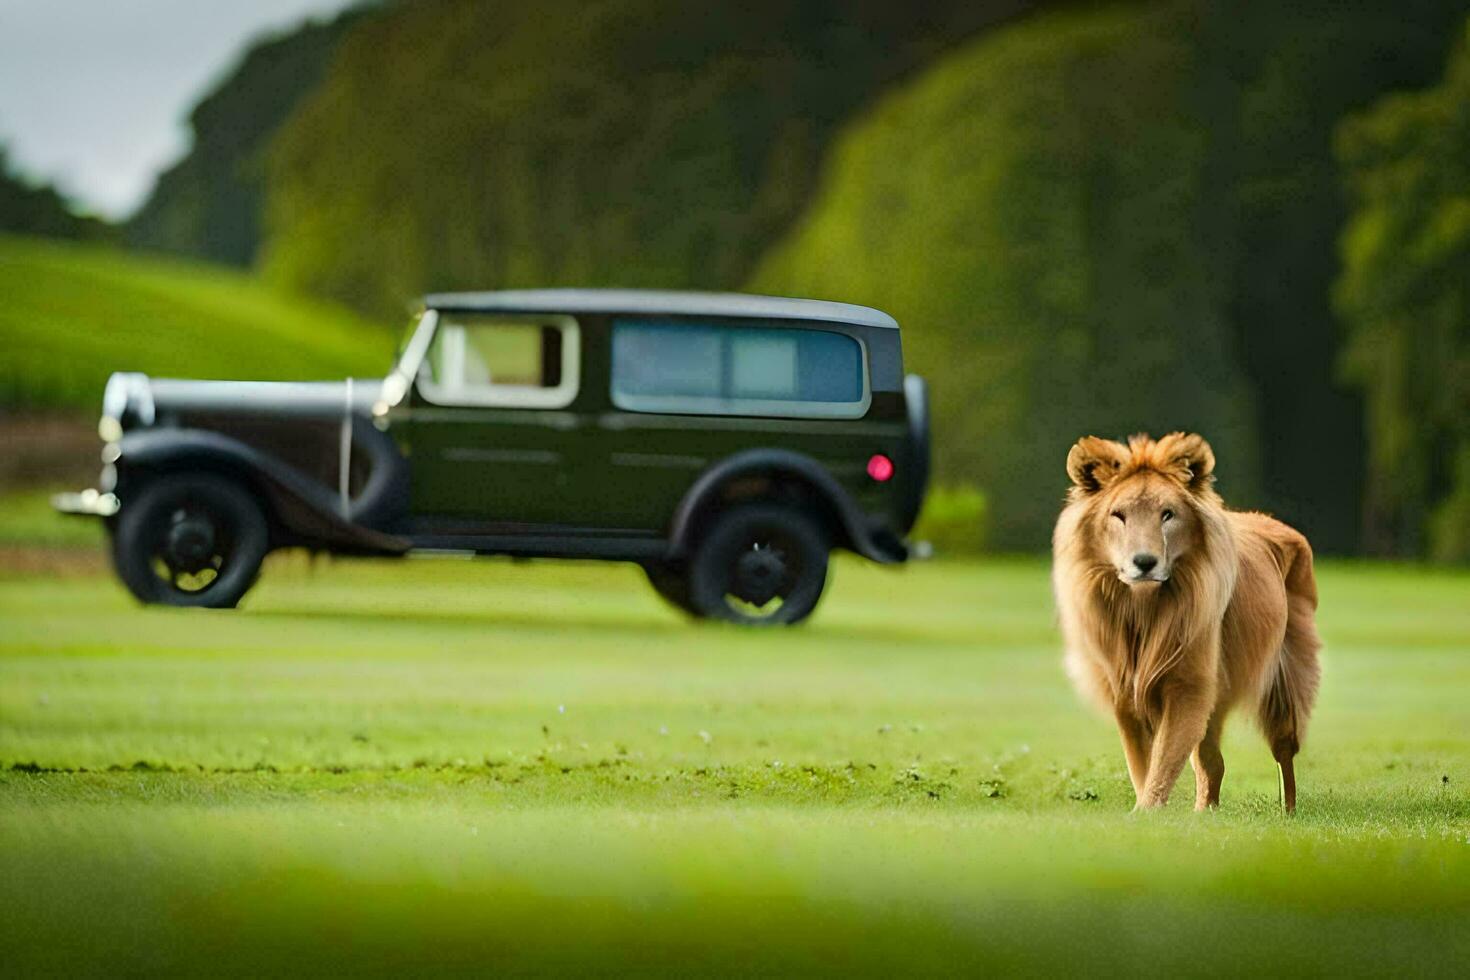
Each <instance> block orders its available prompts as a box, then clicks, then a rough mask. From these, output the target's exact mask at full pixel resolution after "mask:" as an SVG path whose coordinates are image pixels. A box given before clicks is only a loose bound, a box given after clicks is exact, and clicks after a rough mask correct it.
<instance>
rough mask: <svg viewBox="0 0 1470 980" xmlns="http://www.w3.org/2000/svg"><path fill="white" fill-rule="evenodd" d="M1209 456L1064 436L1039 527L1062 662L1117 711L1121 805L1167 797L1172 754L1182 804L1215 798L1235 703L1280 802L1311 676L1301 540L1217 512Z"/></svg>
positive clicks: (1262, 518) (1312, 604) (1311, 592)
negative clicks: (1049, 511)
mask: <svg viewBox="0 0 1470 980" xmlns="http://www.w3.org/2000/svg"><path fill="white" fill-rule="evenodd" d="M1214 470H1215V454H1214V452H1213V450H1211V449H1210V444H1209V443H1208V442H1206V441H1205V440H1204V439H1203V438H1201V437H1200V436H1198V435H1195V434H1192V433H1183V432H1175V433H1172V434H1170V435H1167V436H1164V437H1163V438H1162V439H1159V440H1157V441H1155V440H1153V439H1151V438H1149V437H1148V436H1147V435H1143V434H1139V435H1135V436H1132V437H1131V438H1130V439H1129V440H1128V443H1127V445H1123V444H1122V443H1119V442H1114V441H1111V440H1108V439H1100V438H1097V437H1095V436H1089V437H1087V438H1084V439H1081V440H1079V441H1078V442H1077V444H1076V445H1074V446H1073V447H1072V450H1071V452H1069V453H1068V454H1067V475H1068V476H1069V477H1071V480H1072V487H1071V489H1070V490H1069V491H1068V495H1067V501H1066V505H1065V507H1063V509H1062V513H1061V516H1060V517H1059V518H1058V519H1057V526H1056V532H1055V534H1054V535H1053V539H1052V548H1053V556H1054V564H1053V571H1052V583H1053V587H1054V589H1055V592H1056V602H1057V609H1058V612H1059V617H1060V623H1061V629H1062V635H1063V639H1064V641H1065V645H1066V666H1067V672H1068V673H1069V675H1070V676H1071V678H1072V680H1073V682H1074V683H1075V684H1076V686H1077V687H1078V689H1079V691H1080V692H1081V693H1082V694H1083V695H1084V696H1086V697H1088V698H1090V699H1091V700H1093V701H1094V702H1096V703H1097V704H1098V705H1099V706H1100V707H1101V708H1103V710H1104V711H1106V712H1107V713H1109V714H1111V715H1112V717H1113V718H1114V719H1115V720H1116V721H1117V724H1118V732H1119V734H1120V735H1121V736H1122V741H1123V754H1124V756H1125V758H1126V759H1127V763H1128V775H1129V777H1130V779H1131V780H1132V782H1133V791H1134V795H1135V799H1136V804H1137V805H1136V809H1140V810H1147V809H1153V808H1156V807H1161V806H1163V805H1164V804H1165V803H1167V802H1168V800H1169V793H1170V791H1171V790H1172V789H1173V787H1174V784H1175V782H1177V781H1178V779H1179V774H1180V772H1181V771H1182V770H1183V768H1184V760H1185V759H1186V758H1189V760H1190V762H1191V763H1192V765H1193V767H1194V774H1195V800H1194V805H1195V809H1196V810H1204V809H1207V808H1213V807H1216V806H1218V805H1219V803H1220V784H1221V782H1222V781H1223V780H1224V777H1225V760H1224V758H1223V756H1221V754H1220V733H1221V729H1222V727H1223V726H1224V723H1225V718H1226V716H1227V715H1228V714H1229V713H1230V711H1231V709H1233V708H1235V707H1236V706H1238V705H1242V704H1244V705H1246V706H1248V707H1251V708H1253V709H1254V710H1255V713H1256V717H1257V719H1258V720H1259V722H1260V726H1261V730H1262V732H1263V733H1264V734H1265V736H1266V741H1267V743H1268V744H1269V745H1270V747H1271V754H1272V755H1273V756H1274V758H1275V759H1276V762H1277V764H1278V765H1279V766H1280V769H1281V802H1282V805H1283V806H1284V807H1285V808H1286V811H1287V812H1288V813H1290V812H1293V811H1295V809H1296V774H1295V771H1294V767H1293V760H1294V759H1295V757H1296V755H1297V753H1298V751H1300V749H1301V745H1302V740H1303V737H1304V736H1305V733H1306V725H1307V719H1308V716H1309V715H1310V714H1311V711H1312V705H1313V703H1314V701H1315V699H1316V694H1317V685H1318V681H1319V679H1320V676H1321V668H1320V665H1319V663H1318V657H1317V654H1318V651H1319V650H1320V649H1321V646H1322V644H1321V641H1320V640H1319V639H1318V637H1317V627H1316V622H1315V613H1316V609H1317V582H1316V578H1315V576H1314V575H1313V572H1312V548H1311V545H1310V544H1308V542H1307V539H1306V538H1305V537H1304V536H1303V535H1302V534H1301V533H1299V532H1298V531H1296V530H1294V529H1293V528H1291V527H1288V526H1287V525H1286V524H1283V523H1282V522H1281V521H1278V520H1276V519H1274V518H1272V517H1269V516H1267V515H1265V514H1259V513H1250V512H1241V511H1231V510H1227V509H1226V508H1225V505H1224V503H1223V501H1221V499H1220V496H1219V494H1217V493H1216V492H1215V490H1214V487H1213V484H1214V480H1215V477H1214Z"/></svg>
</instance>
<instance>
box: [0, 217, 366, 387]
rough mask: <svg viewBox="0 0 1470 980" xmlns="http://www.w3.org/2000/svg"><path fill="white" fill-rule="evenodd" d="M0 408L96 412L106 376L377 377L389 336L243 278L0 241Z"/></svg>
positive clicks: (181, 263)
mask: <svg viewBox="0 0 1470 980" xmlns="http://www.w3.org/2000/svg"><path fill="white" fill-rule="evenodd" d="M0 297H3V298H4V302H3V303H0V350H4V352H5V356H4V358H3V359H0V406H8V407H14V406H17V405H25V406H32V407H42V408H71V407H77V406H80V407H83V408H85V409H87V410H88V411H89V412H91V411H95V410H96V408H97V406H98V404H99V403H100V400H101V398H102V385H103V382H105V381H106V380H107V376H108V375H109V374H111V373H112V372H113V371H145V372H148V373H151V374H156V375H161V376H165V377H167V376H174V377H191V378H236V379H258V380H263V381H269V380H281V381H294V380H313V379H317V378H340V377H342V376H344V375H347V374H355V375H358V376H363V375H366V376H373V375H377V376H381V375H382V374H383V372H384V371H385V370H386V367H387V364H388V361H389V359H390V358H391V356H392V353H393V350H392V347H393V340H392V335H391V333H390V332H389V331H388V330H386V329H384V328H383V327H381V326H379V325H376V324H372V323H368V322H367V321H364V320H362V319H360V318H359V317H357V316H355V315H354V314H351V313H349V312H347V311H346V310H344V309H342V308H341V307H338V306H334V305H332V304H329V303H323V302H320V301H318V300H307V299H302V298H300V297H295V296H290V295H286V294H283V293H280V292H277V291H274V290H271V289H268V288H266V287H264V286H262V285H260V284H259V282H258V281H257V280H254V279H251V278H250V277H248V276H246V275H245V274H243V273H240V272H235V271H232V270H226V269H222V268H219V267H215V266H209V265H206V264H203V263H199V262H191V261H186V260H183V259H173V258H164V257H144V256H139V255H130V254H128V253H125V252H122V251H120V250H117V249H113V248H107V247H103V246H95V245H76V244H69V243H63V242H54V241H40V240H37V239H29V238H17V237H14V236H8V235H0Z"/></svg>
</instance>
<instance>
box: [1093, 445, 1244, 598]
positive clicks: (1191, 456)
mask: <svg viewBox="0 0 1470 980" xmlns="http://www.w3.org/2000/svg"><path fill="white" fill-rule="evenodd" d="M1214 468H1215V454H1214V452H1213V451H1211V449H1210V444H1209V443H1207V442H1205V440H1204V439H1202V438H1200V437H1199V436H1197V435H1192V434H1185V433H1182V432H1180V433H1173V434H1171V435H1168V436H1165V437H1164V438H1162V439H1159V440H1158V441H1155V440H1153V439H1150V438H1148V437H1147V436H1144V435H1138V436H1134V437H1133V438H1132V439H1130V440H1129V442H1128V445H1126V446H1125V445H1123V444H1121V443H1117V442H1112V441H1110V440H1107V439H1098V438H1096V437H1093V436H1089V437H1087V438H1086V439H1082V440H1079V441H1078V443H1077V445H1075V446H1073V447H1072V451H1071V453H1070V454H1068V456H1067V473H1068V475H1069V476H1071V478H1072V483H1073V487H1072V491H1071V500H1072V506H1074V507H1076V506H1079V505H1080V506H1081V507H1082V508H1084V509H1083V511H1082V518H1081V524H1080V527H1081V528H1083V529H1085V531H1086V533H1087V536H1088V538H1089V541H1090V545H1091V550H1092V551H1093V552H1094V553H1095V554H1096V555H1097V556H1098V559H1099V561H1101V560H1106V561H1107V562H1108V563H1109V564H1110V565H1111V566H1112V567H1113V569H1114V571H1115V572H1116V573H1117V576H1118V578H1119V579H1120V580H1121V581H1123V582H1124V583H1126V584H1127V585H1128V586H1129V587H1130V588H1133V589H1135V590H1149V589H1157V588H1158V587H1159V586H1160V584H1162V583H1164V582H1167V581H1169V577H1170V576H1171V575H1172V574H1173V573H1174V570H1175V566H1176V565H1177V564H1178V562H1179V560H1180V559H1181V558H1182V557H1184V556H1185V555H1187V554H1188V553H1189V551H1190V549H1192V548H1195V547H1198V546H1199V544H1200V542H1201V536H1202V534H1203V529H1202V524H1201V516H1200V507H1201V505H1202V502H1204V501H1208V500H1214V501H1216V502H1218V499H1219V498H1217V497H1215V496H1214V492H1213V491H1212V490H1211V489H1210V484H1211V482H1212V481H1213V472H1214Z"/></svg>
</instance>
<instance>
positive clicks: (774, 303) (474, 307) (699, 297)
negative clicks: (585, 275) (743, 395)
mask: <svg viewBox="0 0 1470 980" xmlns="http://www.w3.org/2000/svg"><path fill="white" fill-rule="evenodd" d="M424 305H425V306H427V307H429V308H430V309H434V310H443V311H445V312H452V313H643V314H661V315H677V316H719V317H758V318H769V319H778V320H826V321H829V322H832V323H852V324H858V325H860V326H866V327H886V328H889V329H894V330H896V329H898V322H897V321H896V320H894V319H893V317H891V316H889V315H888V314H887V313H884V312H882V311H881V310H875V309H872V308H871V307H867V306H855V305H853V304H852V303H834V302H831V301H828V300H821V299H787V298H784V297H780V296H757V295H753V294H750V293H699V292H678V291H675V290H665V289H505V290H497V291H494V292H482V293H432V294H430V295H428V296H426V297H424Z"/></svg>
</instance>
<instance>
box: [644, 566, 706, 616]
mask: <svg viewBox="0 0 1470 980" xmlns="http://www.w3.org/2000/svg"><path fill="white" fill-rule="evenodd" d="M643 574H644V575H647V576H648V584H649V585H651V586H653V591H655V592H657V593H658V594H659V596H660V597H661V598H662V599H663V600H664V601H665V602H667V603H668V604H669V605H671V606H673V607H674V608H675V609H677V610H679V611H680V612H682V613H684V614H685V615H686V616H693V617H695V618H696V619H698V618H701V616H700V612H699V610H698V609H695V608H694V604H693V603H692V602H691V601H690V599H689V572H688V570H687V569H685V568H684V567H683V566H682V565H674V564H670V563H669V562H647V563H645V564H644V565H643Z"/></svg>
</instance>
